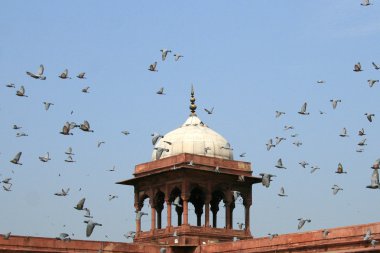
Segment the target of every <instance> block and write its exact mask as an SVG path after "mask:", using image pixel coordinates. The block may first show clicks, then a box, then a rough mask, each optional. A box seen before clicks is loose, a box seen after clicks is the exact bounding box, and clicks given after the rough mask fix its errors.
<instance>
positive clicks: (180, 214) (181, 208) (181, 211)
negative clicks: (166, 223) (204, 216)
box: [175, 206, 183, 227]
mask: <svg viewBox="0 0 380 253" xmlns="http://www.w3.org/2000/svg"><path fill="white" fill-rule="evenodd" d="M175 211H176V212H177V216H178V222H177V226H178V227H179V226H181V225H182V213H183V207H179V206H176V207H175Z"/></svg>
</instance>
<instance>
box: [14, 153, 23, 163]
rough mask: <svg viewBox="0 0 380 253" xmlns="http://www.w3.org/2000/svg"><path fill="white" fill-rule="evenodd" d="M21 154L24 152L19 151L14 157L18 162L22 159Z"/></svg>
mask: <svg viewBox="0 0 380 253" xmlns="http://www.w3.org/2000/svg"><path fill="white" fill-rule="evenodd" d="M21 154H22V152H18V153H17V154H16V155H15V158H13V160H14V161H16V162H18V161H19V160H20V157H21Z"/></svg>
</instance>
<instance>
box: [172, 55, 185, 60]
mask: <svg viewBox="0 0 380 253" xmlns="http://www.w3.org/2000/svg"><path fill="white" fill-rule="evenodd" d="M173 56H174V60H175V61H178V60H179V59H180V58H182V57H183V55H180V54H174V55H173Z"/></svg>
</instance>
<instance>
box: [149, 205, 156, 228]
mask: <svg viewBox="0 0 380 253" xmlns="http://www.w3.org/2000/svg"><path fill="white" fill-rule="evenodd" d="M151 214H152V218H151V224H150V230H154V229H155V228H156V209H155V208H154V207H153V206H151Z"/></svg>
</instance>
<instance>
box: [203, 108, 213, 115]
mask: <svg viewBox="0 0 380 253" xmlns="http://www.w3.org/2000/svg"><path fill="white" fill-rule="evenodd" d="M204 109H205V111H206V112H207V114H212V113H213V112H214V107H212V108H211V109H210V110H209V109H207V108H204Z"/></svg>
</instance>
